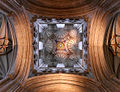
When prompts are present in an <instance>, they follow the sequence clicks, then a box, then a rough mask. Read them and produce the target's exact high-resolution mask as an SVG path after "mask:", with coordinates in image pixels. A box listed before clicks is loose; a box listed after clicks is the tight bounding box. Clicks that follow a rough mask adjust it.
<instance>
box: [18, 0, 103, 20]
mask: <svg viewBox="0 0 120 92" xmlns="http://www.w3.org/2000/svg"><path fill="white" fill-rule="evenodd" d="M17 1H18V3H19V4H20V5H23V6H24V7H25V8H26V10H28V11H30V12H32V13H35V14H39V15H41V16H47V17H48V16H49V17H60V18H62V17H68V16H69V17H79V16H83V15H85V14H88V13H89V12H91V11H92V10H95V9H96V7H98V6H99V5H100V4H101V3H102V1H103V0H17ZM104 1H105V0H104Z"/></svg>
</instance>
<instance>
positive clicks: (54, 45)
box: [34, 19, 88, 73]
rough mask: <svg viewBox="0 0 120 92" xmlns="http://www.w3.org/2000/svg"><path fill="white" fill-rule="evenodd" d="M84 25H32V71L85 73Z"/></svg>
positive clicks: (72, 22) (41, 22) (75, 22)
mask: <svg viewBox="0 0 120 92" xmlns="http://www.w3.org/2000/svg"><path fill="white" fill-rule="evenodd" d="M86 26H87V24H86V22H85V21H84V19H79V20H70V19H64V20H57V19H51V20H47V19H46V20H42V19H37V21H36V22H34V28H35V29H34V32H35V33H34V69H35V70H36V71H37V73H45V72H50V73H58V72H64V73H76V72H79V73H84V72H85V71H86V70H88V65H87V37H86V33H87V32H86V31H87V30H86Z"/></svg>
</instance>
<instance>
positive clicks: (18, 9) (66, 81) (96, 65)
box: [0, 0, 120, 92]
mask: <svg viewBox="0 0 120 92" xmlns="http://www.w3.org/2000/svg"><path fill="white" fill-rule="evenodd" d="M0 9H1V10H2V12H3V13H5V14H6V15H7V16H8V17H9V18H12V23H13V25H14V27H15V34H16V39H17V52H16V58H14V59H13V61H15V64H14V67H11V70H10V71H9V73H8V74H7V75H6V76H5V77H4V79H3V80H0V91H1V92H6V91H8V92H50V91H51V92H60V91H63V92H70V91H72V92H120V80H119V79H118V78H117V77H116V74H115V72H114V71H113V66H112V64H113V62H114V59H113V58H114V55H113V53H112V52H111V51H110V50H109V45H108V36H109V31H108V30H109V26H110V23H111V21H110V20H112V19H113V18H114V15H115V14H116V13H117V12H120V0H1V1H0ZM28 12H29V13H30V14H35V15H37V16H45V17H47V18H49V17H52V18H78V17H83V16H88V15H89V14H90V15H92V16H90V17H88V21H87V23H88V26H87V27H88V28H87V30H88V35H89V48H88V49H89V56H90V62H91V67H92V72H93V75H94V79H90V78H87V77H84V76H78V75H72V74H49V75H42V76H35V77H32V78H28V75H29V70H30V64H31V61H32V55H33V50H32V34H31V33H32V32H31V29H30V20H29V18H28V14H27V13H28ZM118 23H119V22H118ZM118 27H119V26H118ZM62 89H63V90H62Z"/></svg>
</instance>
